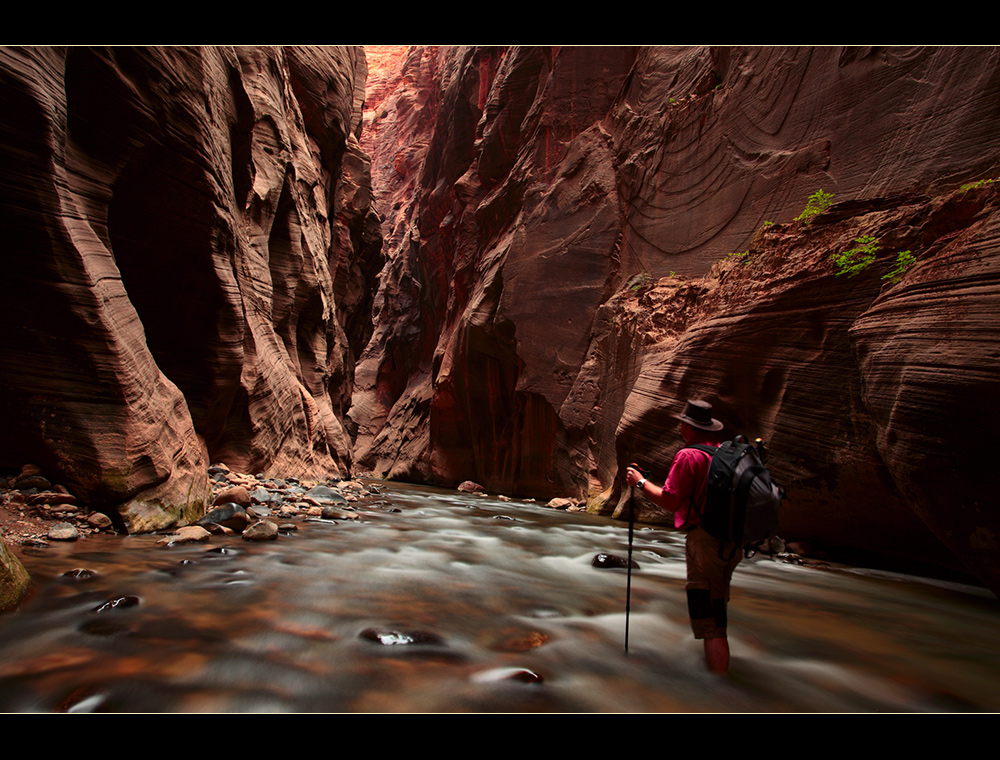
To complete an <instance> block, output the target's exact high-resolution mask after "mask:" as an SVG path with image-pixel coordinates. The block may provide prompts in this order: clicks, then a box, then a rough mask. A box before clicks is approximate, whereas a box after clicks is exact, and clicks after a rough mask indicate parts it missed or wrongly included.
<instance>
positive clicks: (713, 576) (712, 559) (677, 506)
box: [625, 401, 743, 673]
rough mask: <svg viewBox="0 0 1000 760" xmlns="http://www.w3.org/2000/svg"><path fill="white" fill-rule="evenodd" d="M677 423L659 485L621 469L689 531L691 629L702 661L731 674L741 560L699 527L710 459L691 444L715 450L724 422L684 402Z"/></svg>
mask: <svg viewBox="0 0 1000 760" xmlns="http://www.w3.org/2000/svg"><path fill="white" fill-rule="evenodd" d="M674 416H675V417H676V418H677V419H679V420H680V421H681V436H682V437H683V439H684V444H685V448H682V449H681V450H680V451H678V452H677V454H676V455H675V456H674V460H673V462H672V463H671V465H670V473H669V474H668V475H667V480H666V483H664V485H663V487H662V488H660V487H659V486H656V485H654V484H653V483H650V482H649V481H647V480H646V479H645V478H644V477H643V476H642V474H641V473H640V472H638V471H637V470H635V469H634V468H632V467H629V468H627V469H626V471H625V479H626V480H627V481H628V484H629V485H630V486H634V487H636V488H638V489H639V490H640V491H641V492H642V494H643V495H644V496H645V497H646V498H647V499H649V500H650V501H652V502H654V503H656V504H658V505H659V506H661V507H663V508H664V509H666V510H667V511H670V512H673V513H674V527H676V528H678V529H680V530H684V531H687V542H686V555H687V585H686V586H685V588H686V590H687V601H688V614H689V615H690V617H691V629H692V630H693V631H694V637H695V638H696V639H703V640H704V642H705V662H706V664H707V665H708V669H709V670H711V671H712V672H714V673H726V672H727V671H728V670H729V640H728V639H727V638H726V603H727V602H728V601H729V584H730V581H731V580H732V577H733V571H734V570H735V569H736V566H737V565H738V564H739V562H740V560H741V559H742V558H743V551H742V547H740V546H739V545H738V544H731V543H723V542H720V541H719V540H718V539H716V538H713V537H712V536H711V535H709V533H708V531H706V530H705V529H704V528H702V527H700V524H699V523H700V516H701V514H702V512H703V511H704V508H705V494H706V492H707V486H708V468H709V464H710V463H711V461H712V457H711V456H710V455H709V454H708V453H706V452H704V451H702V450H700V449H694V448H687V447H688V446H691V445H692V444H703V445H708V446H714V447H718V445H719V443H720V441H721V439H720V436H719V431H721V430H722V427H723V425H722V423H721V422H720V421H719V420H717V419H714V418H713V417H712V406H711V404H709V403H707V402H705V401H688V402H687V405H686V406H685V408H684V412H683V414H678V415H674Z"/></svg>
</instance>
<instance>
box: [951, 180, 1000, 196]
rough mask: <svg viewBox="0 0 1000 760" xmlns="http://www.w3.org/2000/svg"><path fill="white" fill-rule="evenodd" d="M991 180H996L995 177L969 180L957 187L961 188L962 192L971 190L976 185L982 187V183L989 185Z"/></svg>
mask: <svg viewBox="0 0 1000 760" xmlns="http://www.w3.org/2000/svg"><path fill="white" fill-rule="evenodd" d="M993 182H996V180H995V179H981V180H979V181H978V182H970V183H968V184H967V185H962V186H961V187H960V188H958V189H959V190H961V191H962V192H963V193H964V192H965V191H966V190H972V189H973V188H976V187H982V186H983V185H989V184H992V183H993Z"/></svg>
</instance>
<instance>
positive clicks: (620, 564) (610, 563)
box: [590, 552, 639, 570]
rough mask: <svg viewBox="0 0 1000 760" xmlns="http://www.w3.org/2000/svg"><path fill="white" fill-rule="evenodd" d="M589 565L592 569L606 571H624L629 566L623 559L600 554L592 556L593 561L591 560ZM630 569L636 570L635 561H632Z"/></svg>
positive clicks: (637, 565) (636, 564)
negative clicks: (610, 569) (613, 569)
mask: <svg viewBox="0 0 1000 760" xmlns="http://www.w3.org/2000/svg"><path fill="white" fill-rule="evenodd" d="M590 564H591V565H593V566H594V567H598V568H601V569H608V568H619V569H624V568H627V567H628V566H629V561H628V559H626V558H625V557H618V556H616V555H614V554H604V553H603V552H602V553H601V554H596V555H594V559H592V560H591V562H590ZM632 568H633V569H635V570H638V569H639V563H638V562H636V561H635V560H632Z"/></svg>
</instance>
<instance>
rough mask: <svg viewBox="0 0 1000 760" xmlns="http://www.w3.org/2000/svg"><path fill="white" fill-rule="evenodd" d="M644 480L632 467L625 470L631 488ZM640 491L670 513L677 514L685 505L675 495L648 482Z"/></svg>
mask: <svg viewBox="0 0 1000 760" xmlns="http://www.w3.org/2000/svg"><path fill="white" fill-rule="evenodd" d="M642 479H643V477H642V473H640V472H638V471H637V470H635V469H633V468H631V467H629V468H627V469H626V470H625V480H626V481H628V484H629V485H630V486H636V485H638V483H639V481H640V480H642ZM639 490H640V491H641V492H642V495H643V496H645V497H646V498H647V499H649V500H650V501H651V502H653V503H654V504H658V505H659V506H661V507H663V508H664V509H666V510H668V511H670V512H676V511H677V510H678V508H679V507H680V506H681V505H682V504H683V503H684V502H683V500H682V499H679V498H678V497H677V496H676V495H675V494H672V493H671V492H670V491H666V490H664V489H662V488H660V487H659V486H658V485H656V484H655V483H652V482H650V481H648V480H647V481H646V482H645V483H643V484H642V488H640V489H639Z"/></svg>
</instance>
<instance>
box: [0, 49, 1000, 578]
mask: <svg viewBox="0 0 1000 760" xmlns="http://www.w3.org/2000/svg"><path fill="white" fill-rule="evenodd" d="M383 55H384V56H388V57H390V58H391V59H392V61H393V63H392V65H383V61H382V56H383ZM998 72H1000V51H998V50H997V49H996V48H976V47H942V48H933V47H912V48H910V47H887V48H878V47H850V48H848V47H844V48H841V47H818V48H809V47H682V48H671V47H618V46H604V47H544V46H532V47H498V46H494V47H457V46H456V47H410V48H399V49H396V50H391V51H390V50H375V49H372V50H369V51H368V53H367V56H366V53H365V51H363V50H362V49H361V48H359V47H320V48H316V47H288V48H280V47H244V48H233V47H195V48H171V47H158V48H140V47H136V48H114V47H113V48H76V47H73V48H56V47H51V48H49V47H38V48H2V49H0V101H2V102H3V104H4V109H3V113H2V115H0V223H2V229H3V230H4V231H5V233H6V236H7V241H6V245H5V246H4V248H3V251H2V253H0V257H2V265H3V271H4V275H5V283H6V285H7V288H6V290H5V297H4V298H3V299H0V320H2V325H3V330H2V333H0V340H2V344H0V352H2V353H3V363H2V367H0V383H2V387H3V394H2V397H0V426H2V432H3V435H2V436H0V465H2V466H3V467H4V468H13V469H15V470H16V468H18V467H20V466H21V465H23V464H25V463H27V462H32V463H35V464H38V465H40V466H41V467H42V468H43V469H44V470H45V471H46V472H49V473H51V474H52V475H53V477H56V478H58V480H59V481H60V482H62V483H63V484H65V485H66V486H67V487H68V488H69V489H70V490H71V491H73V493H75V494H77V495H78V496H79V497H80V498H81V499H82V500H83V501H84V502H86V503H87V504H88V505H90V506H91V507H93V508H100V509H104V510H108V511H113V512H116V513H120V514H121V516H122V518H123V520H124V521H125V523H126V524H127V525H128V526H129V528H130V529H132V530H151V529H155V528H158V527H163V526H165V525H169V524H173V523H178V522H186V521H188V520H190V519H192V517H194V516H197V515H199V514H200V512H201V511H202V510H203V509H204V506H205V500H206V498H207V497H208V493H209V489H208V482H207V478H206V468H207V466H208V464H209V463H210V462H213V461H224V462H226V463H227V464H228V465H229V466H230V467H233V468H234V469H237V470H241V471H244V472H270V473H276V474H280V473H284V474H288V473H295V474H297V475H300V476H304V477H308V476H311V475H312V476H316V477H328V476H331V475H347V474H351V473H357V472H370V473H373V474H374V475H376V476H378V477H386V478H396V479H400V480H408V481H417V482H422V483H428V484H435V485H442V486H448V487H451V486H455V485H457V484H458V483H460V482H461V481H464V480H475V481H477V482H479V483H481V484H482V485H483V486H484V487H485V488H487V489H488V490H489V491H491V492H495V493H504V494H508V495H511V496H514V495H521V496H532V497H538V498H547V497H552V496H569V497H574V498H576V499H579V500H581V502H583V501H585V502H586V503H587V505H588V506H587V508H588V509H589V510H591V511H593V512H599V513H604V514H619V515H620V514H621V510H622V507H623V505H624V503H625V500H626V499H627V497H628V494H627V493H626V491H625V490H624V489H623V484H622V480H621V472H622V466H623V465H624V464H626V463H627V462H629V461H632V460H639V461H642V462H643V463H644V464H645V465H646V466H647V467H649V468H650V469H651V470H652V471H653V473H654V476H656V477H663V475H664V474H665V472H666V467H667V466H668V464H669V461H670V458H671V457H672V454H673V452H674V450H675V449H676V448H677V446H678V445H679V441H678V439H677V436H676V423H675V421H674V420H673V418H672V416H671V415H672V414H673V413H674V412H676V411H678V410H679V408H680V406H681V405H682V404H683V402H684V400H685V399H686V398H688V397H691V396H701V397H705V398H707V399H709V400H710V401H712V403H713V404H714V405H715V407H716V409H717V410H718V412H719V415H720V416H721V417H722V418H723V419H724V421H725V422H726V423H727V425H728V427H729V429H730V430H731V431H732V432H747V433H749V434H751V435H759V436H761V437H763V438H764V439H765V440H767V441H768V442H769V446H770V451H771V460H770V463H771V465H772V469H773V471H774V473H775V475H776V477H777V478H778V479H779V480H780V481H781V482H782V484H783V485H785V486H786V487H787V488H788V491H789V499H788V501H787V503H786V509H785V511H784V513H783V515H782V524H781V533H782V535H783V537H785V538H787V539H796V540H799V541H801V542H808V543H811V544H812V545H814V546H815V547H818V548H825V549H827V550H829V551H832V552H836V553H840V554H842V555H843V554H845V553H853V554H855V555H858V556H862V557H867V558H876V559H878V560H879V561H882V562H885V563H886V564H889V565H891V566H895V567H906V568H911V567H912V568H918V569H925V568H926V569H929V570H931V571H934V572H952V571H955V572H957V571H962V572H968V573H971V574H972V575H974V576H975V577H977V578H978V579H979V580H980V581H981V582H982V583H984V584H986V585H988V586H989V587H990V588H991V589H993V590H994V592H996V591H997V590H998V589H1000V574H998V571H997V569H996V568H997V562H996V559H997V555H998V550H1000V546H998V544H1000V517H998V510H997V505H996V498H995V496H993V494H992V488H991V484H990V483H989V480H988V477H987V475H988V472H989V465H988V463H987V461H986V456H987V455H986V453H985V452H988V451H989V450H990V446H989V445H988V444H989V442H990V438H991V437H992V431H993V429H995V428H996V424H995V423H997V422H998V419H997V412H996V404H995V402H994V400H993V395H994V394H993V391H995V389H996V388H997V387H998V385H1000V383H998V380H1000V349H998V340H1000V338H998V336H1000V330H998V329H997V328H998V327H1000V325H998V324H997V320H998V317H997V316H996V314H997V313H998V310H997V308H996V305H997V301H998V272H1000V247H998V244H997V237H996V225H997V219H998V217H997V208H998V196H997V192H996V185H995V184H994V182H993V180H994V179H996V178H997V177H998V176H1000V151H998V147H1000V145H998V143H1000V129H998V125H1000V97H998V95H1000V92H998V89H1000V76H998ZM817 191H824V192H825V193H829V194H831V195H832V203H831V204H830V205H829V206H828V207H827V208H826V209H825V210H823V211H822V213H819V214H817V215H815V216H813V217H811V218H808V219H806V218H800V214H801V213H802V212H803V210H804V208H805V207H806V204H807V201H808V200H809V199H810V197H812V196H814V194H815V193H817ZM859 240H869V241H873V242H874V247H873V248H872V250H873V253H872V258H871V261H870V263H869V264H868V265H867V266H866V267H864V268H863V271H861V272H860V273H858V274H856V275H855V276H846V275H838V273H837V270H836V264H835V263H834V262H833V260H832V256H834V255H837V254H843V253H844V252H845V251H849V250H851V249H852V248H855V247H857V246H858V245H859V243H858V241H859ZM900 254H907V255H909V256H911V257H912V265H910V266H908V267H907V268H905V271H903V270H900V272H899V274H898V277H893V279H891V280H889V279H885V276H887V275H890V273H892V272H893V271H894V269H895V267H896V266H897V262H906V263H908V264H909V263H910V262H911V259H908V258H906V257H905V256H904V257H903V258H902V259H900V258H898V257H899V256H900ZM642 508H643V514H642V519H645V520H659V519H662V518H663V515H658V514H656V513H655V512H654V511H652V510H651V507H650V505H649V504H643V507H642Z"/></svg>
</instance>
